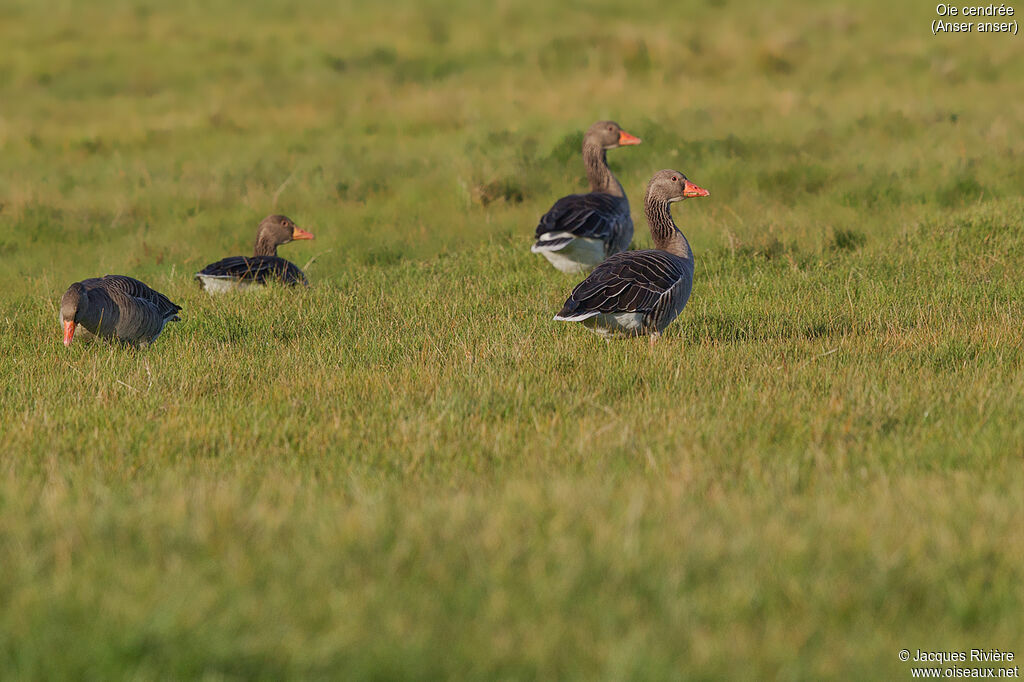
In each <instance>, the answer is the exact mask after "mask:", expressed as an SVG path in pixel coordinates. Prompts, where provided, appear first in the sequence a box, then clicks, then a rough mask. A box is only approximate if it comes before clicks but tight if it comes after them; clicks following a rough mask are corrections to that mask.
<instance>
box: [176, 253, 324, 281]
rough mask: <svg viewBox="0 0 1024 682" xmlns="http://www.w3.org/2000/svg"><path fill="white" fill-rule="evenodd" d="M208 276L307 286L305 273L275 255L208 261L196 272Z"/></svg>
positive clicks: (234, 257) (232, 257) (231, 257)
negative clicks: (207, 263)
mask: <svg viewBox="0 0 1024 682" xmlns="http://www.w3.org/2000/svg"><path fill="white" fill-rule="evenodd" d="M199 275H206V276H208V277H223V278H227V279H237V280H240V281H244V282H258V283H260V284H263V283H266V282H268V281H280V282H283V283H284V284H289V285H294V284H302V285H304V286H309V280H307V279H306V275H305V274H304V273H303V272H302V270H300V269H299V268H298V267H297V266H296V265H295V264H294V263H291V262H289V261H286V260H285V259H284V258H279V257H277V256H253V257H251V258H250V257H247V256H230V257H228V258H222V259H221V260H219V261H217V262H216V263H210V264H209V265H207V266H206V267H205V268H203V269H202V270H200V271H199V272H197V273H196V277H197V279H198V276H199Z"/></svg>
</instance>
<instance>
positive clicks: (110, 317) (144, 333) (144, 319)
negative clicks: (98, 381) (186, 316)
mask: <svg viewBox="0 0 1024 682" xmlns="http://www.w3.org/2000/svg"><path fill="white" fill-rule="evenodd" d="M179 310H181V306H179V305H176V304H174V303H172V302H171V300H170V299H169V298H167V297H166V296H164V295H163V294H161V293H160V292H159V291H156V290H154V289H151V288H149V287H148V286H146V285H145V284H143V283H142V282H140V281H139V280H137V279H134V278H132V277H126V276H125V275H105V276H104V277H93V278H91V279H84V280H82V281H81V282H75V283H74V284H72V285H71V286H70V287H68V290H67V291H65V292H64V295H63V296H62V297H61V299H60V319H61V324H62V325H63V327H64V345H65V346H70V345H71V340H72V339H73V338H74V336H75V330H76V329H78V330H84V331H82V332H81V334H82V335H84V336H86V337H94V336H100V337H103V338H105V339H111V340H114V341H119V342H121V343H123V344H126V345H129V346H135V347H136V348H137V347H139V346H143V345H147V344H150V343H153V342H154V341H156V337H158V336H160V332H162V331H163V329H164V325H165V324H167V323H168V322H174V321H177V320H179V319H181V318H179V317H178V311H179Z"/></svg>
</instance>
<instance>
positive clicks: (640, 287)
mask: <svg viewBox="0 0 1024 682" xmlns="http://www.w3.org/2000/svg"><path fill="white" fill-rule="evenodd" d="M706 196H708V191H707V190H706V189H703V188H701V187H698V186H697V185H695V184H693V183H692V182H690V181H689V180H687V179H686V176H685V175H683V174H682V173H680V172H679V171H674V170H662V171H658V172H657V173H655V174H654V177H653V178H651V181H650V183H648V185H647V191H646V193H645V194H644V213H645V214H646V215H647V222H648V224H649V225H650V227H651V237H653V238H654V246H655V248H654V249H650V250H646V251H627V252H625V253H619V254H615V255H613V256H611V257H609V258H608V259H607V260H605V261H604V262H603V263H601V264H600V265H598V266H597V267H596V268H595V269H594V271H593V272H592V273H590V276H589V277H587V278H586V279H585V280H583V281H582V282H580V283H579V284H578V285H577V286H576V288H575V289H573V290H572V294H570V295H569V300H568V301H566V302H565V305H564V306H563V307H562V310H561V311H560V312H559V313H558V314H557V315H555V319H556V320H562V321H565V322H582V323H583V324H584V325H585V326H586V327H587V328H588V329H590V330H591V331H593V332H594V333H596V334H599V335H601V336H603V337H606V338H608V337H611V336H642V335H645V334H649V335H650V336H651V341H652V342H653V341H654V339H655V338H656V337H657V336H658V335H660V334H661V332H662V331H663V330H664V329H665V327H667V326H668V325H669V323H670V322H672V320H674V319H675V318H676V316H677V315H679V313H680V312H682V310H683V306H685V305H686V302H687V301H688V300H689V298H690V290H691V289H692V288H693V252H692V251H690V243H689V242H688V241H686V237H684V236H683V233H682V232H680V231H679V228H678V227H676V224H675V222H673V220H672V215H671V213H670V212H669V205H670V204H672V203H674V202H676V201H682V200H683V199H688V198H691V197H706Z"/></svg>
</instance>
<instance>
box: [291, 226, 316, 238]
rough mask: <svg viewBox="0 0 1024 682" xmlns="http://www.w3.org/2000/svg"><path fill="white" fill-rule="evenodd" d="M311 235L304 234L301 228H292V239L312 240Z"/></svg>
mask: <svg viewBox="0 0 1024 682" xmlns="http://www.w3.org/2000/svg"><path fill="white" fill-rule="evenodd" d="M312 238H313V233H312V232H306V231H305V230H303V229H302V228H301V227H292V239H312Z"/></svg>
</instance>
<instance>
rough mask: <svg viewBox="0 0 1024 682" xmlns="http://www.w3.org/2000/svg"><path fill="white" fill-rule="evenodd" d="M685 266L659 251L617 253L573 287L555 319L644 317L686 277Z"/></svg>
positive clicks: (686, 262)
mask: <svg viewBox="0 0 1024 682" xmlns="http://www.w3.org/2000/svg"><path fill="white" fill-rule="evenodd" d="M687 264H688V261H686V260H684V259H682V258H680V257H679V256H675V255H673V254H671V253H668V252H666V251H660V250H649V251H626V252H624V253H617V254H615V255H613V256H610V257H609V258H608V259H606V260H605V261H604V262H603V263H601V264H600V265H598V266H597V267H596V268H595V269H594V271H593V272H592V273H590V276H588V277H587V278H586V279H585V280H583V281H582V282H580V283H579V284H577V285H576V288H575V289H573V290H572V293H571V294H570V295H569V300H567V301H566V302H565V305H564V306H562V310H561V311H559V313H558V315H556V316H555V319H556V320H567V321H579V320H585V319H587V318H588V317H593V316H594V315H597V314H599V313H626V312H629V313H633V312H635V313H642V314H644V315H648V314H650V313H652V312H654V311H655V310H656V309H657V308H658V307H659V304H662V301H663V298H664V296H665V294H666V293H668V292H669V291H670V290H671V289H672V287H673V286H675V285H676V284H677V283H679V281H680V280H681V279H683V278H685V277H686V276H687V274H688V270H687Z"/></svg>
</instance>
